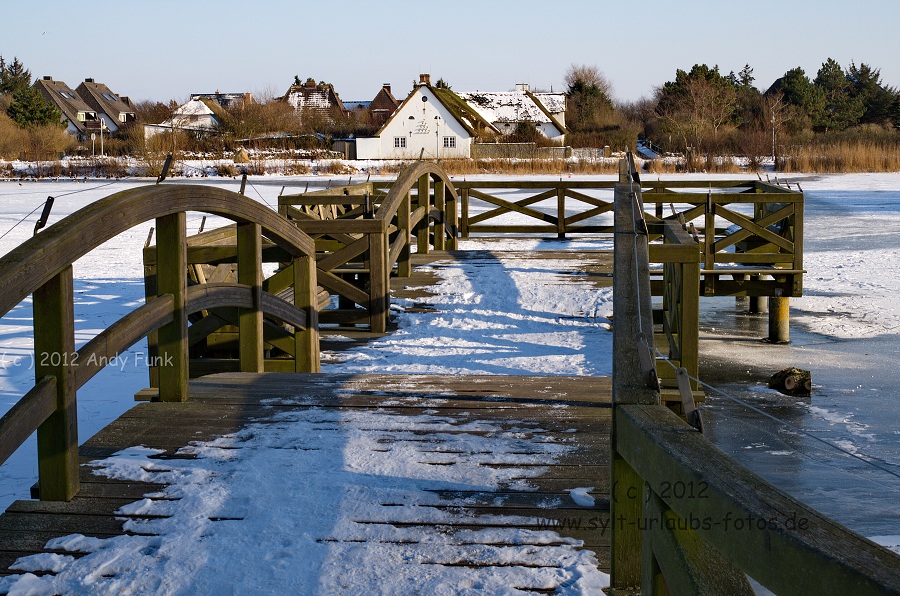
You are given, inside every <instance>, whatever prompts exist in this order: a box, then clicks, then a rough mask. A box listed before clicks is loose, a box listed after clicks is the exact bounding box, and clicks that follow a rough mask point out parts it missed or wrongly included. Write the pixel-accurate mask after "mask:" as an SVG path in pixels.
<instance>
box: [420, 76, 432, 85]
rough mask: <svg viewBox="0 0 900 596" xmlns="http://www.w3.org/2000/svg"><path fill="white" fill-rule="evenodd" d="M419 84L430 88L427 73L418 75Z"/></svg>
mask: <svg viewBox="0 0 900 596" xmlns="http://www.w3.org/2000/svg"><path fill="white" fill-rule="evenodd" d="M419 84H420V85H428V86H429V87H430V86H431V75H430V74H428V73H425V74H420V75H419Z"/></svg>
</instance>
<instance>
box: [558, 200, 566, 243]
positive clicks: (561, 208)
mask: <svg viewBox="0 0 900 596" xmlns="http://www.w3.org/2000/svg"><path fill="white" fill-rule="evenodd" d="M556 218H557V219H556V237H557V238H559V239H560V240H564V239H565V238H566V190H565V189H564V188H557V189H556Z"/></svg>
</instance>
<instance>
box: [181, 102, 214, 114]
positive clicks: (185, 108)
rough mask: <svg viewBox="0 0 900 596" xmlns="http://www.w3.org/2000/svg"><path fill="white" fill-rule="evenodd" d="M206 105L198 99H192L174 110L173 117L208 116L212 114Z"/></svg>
mask: <svg viewBox="0 0 900 596" xmlns="http://www.w3.org/2000/svg"><path fill="white" fill-rule="evenodd" d="M214 113H215V112H213V111H212V110H211V109H210V108H209V106H208V105H206V104H205V103H203V102H202V101H200V100H199V99H192V100H190V101H189V102H187V103H186V104H184V105H182V106H179V107H178V109H176V110H175V113H174V115H175V116H210V115H212V114H214Z"/></svg>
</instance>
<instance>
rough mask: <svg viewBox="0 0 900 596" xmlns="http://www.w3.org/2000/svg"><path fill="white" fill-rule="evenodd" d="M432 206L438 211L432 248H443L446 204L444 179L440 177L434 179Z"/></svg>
mask: <svg viewBox="0 0 900 596" xmlns="http://www.w3.org/2000/svg"><path fill="white" fill-rule="evenodd" d="M434 208H435V210H436V211H437V212H438V213H440V216H439V218H438V219H436V220H435V221H434V250H444V249H445V248H446V246H447V244H446V238H447V225H446V221H447V211H446V210H447V205H446V203H445V202H444V181H443V180H442V179H440V178H438V179H436V180H435V181H434Z"/></svg>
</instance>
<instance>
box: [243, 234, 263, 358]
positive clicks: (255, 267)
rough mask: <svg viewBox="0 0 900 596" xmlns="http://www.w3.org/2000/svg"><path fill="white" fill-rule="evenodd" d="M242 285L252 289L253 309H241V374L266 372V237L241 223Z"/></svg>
mask: <svg viewBox="0 0 900 596" xmlns="http://www.w3.org/2000/svg"><path fill="white" fill-rule="evenodd" d="M237 265H238V283H239V284H242V285H245V286H248V287H249V288H250V291H251V293H252V296H253V306H252V307H251V308H242V309H241V310H240V323H239V325H238V327H239V329H240V361H241V372H262V370H263V313H262V310H261V308H260V306H261V305H260V302H261V300H262V296H261V293H262V235H261V229H260V226H259V224H257V223H240V224H238V227H237Z"/></svg>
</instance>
